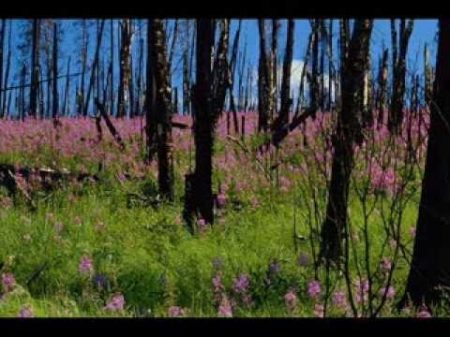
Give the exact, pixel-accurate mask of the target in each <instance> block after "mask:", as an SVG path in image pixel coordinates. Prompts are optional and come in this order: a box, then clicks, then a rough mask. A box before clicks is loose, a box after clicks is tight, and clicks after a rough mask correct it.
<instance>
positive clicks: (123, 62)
mask: <svg viewBox="0 0 450 337" xmlns="http://www.w3.org/2000/svg"><path fill="white" fill-rule="evenodd" d="M131 34H132V32H131V21H130V19H124V20H122V26H121V48H120V82H119V104H118V111H117V116H118V117H125V116H126V114H127V108H128V105H129V86H130V75H131V58H130V55H131V53H130V49H131Z"/></svg>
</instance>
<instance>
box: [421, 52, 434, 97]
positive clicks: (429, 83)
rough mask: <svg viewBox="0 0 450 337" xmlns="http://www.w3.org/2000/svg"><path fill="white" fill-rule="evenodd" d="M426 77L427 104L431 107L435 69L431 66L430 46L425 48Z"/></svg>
mask: <svg viewBox="0 0 450 337" xmlns="http://www.w3.org/2000/svg"><path fill="white" fill-rule="evenodd" d="M423 59H424V75H425V104H427V105H430V100H431V98H432V96H433V69H432V67H431V64H430V51H429V50H428V45H427V44H425V48H424V57H423Z"/></svg>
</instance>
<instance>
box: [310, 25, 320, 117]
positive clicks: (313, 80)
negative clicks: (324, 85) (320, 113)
mask: <svg viewBox="0 0 450 337" xmlns="http://www.w3.org/2000/svg"><path fill="white" fill-rule="evenodd" d="M319 27H320V19H314V20H313V21H312V23H311V29H312V31H313V35H314V37H313V40H312V41H313V44H312V73H311V77H310V81H309V83H310V85H309V95H310V110H311V111H312V116H313V117H314V118H315V116H316V113H317V110H319V99H320V93H319V37H320V33H319Z"/></svg>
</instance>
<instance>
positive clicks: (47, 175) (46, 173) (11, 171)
mask: <svg viewBox="0 0 450 337" xmlns="http://www.w3.org/2000/svg"><path fill="white" fill-rule="evenodd" d="M33 175H35V176H36V175H38V176H39V178H40V182H41V183H42V185H43V187H44V188H46V189H51V188H52V187H53V185H52V183H54V182H55V181H61V180H63V179H66V180H68V179H74V180H76V181H78V182H80V181H83V180H88V179H89V180H93V181H99V180H100V178H99V177H98V176H97V175H95V174H89V173H84V172H83V173H73V172H70V171H68V170H67V169H62V170H55V169H52V168H48V167H41V168H31V167H15V166H14V165H11V164H5V163H2V164H0V186H4V187H6V189H7V190H8V192H9V194H10V195H15V194H17V191H20V192H21V193H22V194H23V195H24V196H25V198H26V199H27V200H28V201H30V200H31V197H30V195H29V194H28V192H27V191H26V190H25V189H24V188H23V186H21V184H20V183H19V182H18V181H17V179H18V177H20V176H21V177H23V179H25V181H27V182H28V181H29V180H30V178H31V177H32V176H33Z"/></svg>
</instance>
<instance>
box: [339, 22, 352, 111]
mask: <svg viewBox="0 0 450 337" xmlns="http://www.w3.org/2000/svg"><path fill="white" fill-rule="evenodd" d="M349 40H350V22H349V19H341V20H340V21H339V52H340V55H339V56H340V75H341V78H340V82H339V88H340V92H339V107H340V108H341V107H342V74H343V72H344V64H345V60H346V58H347V56H348V46H349Z"/></svg>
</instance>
